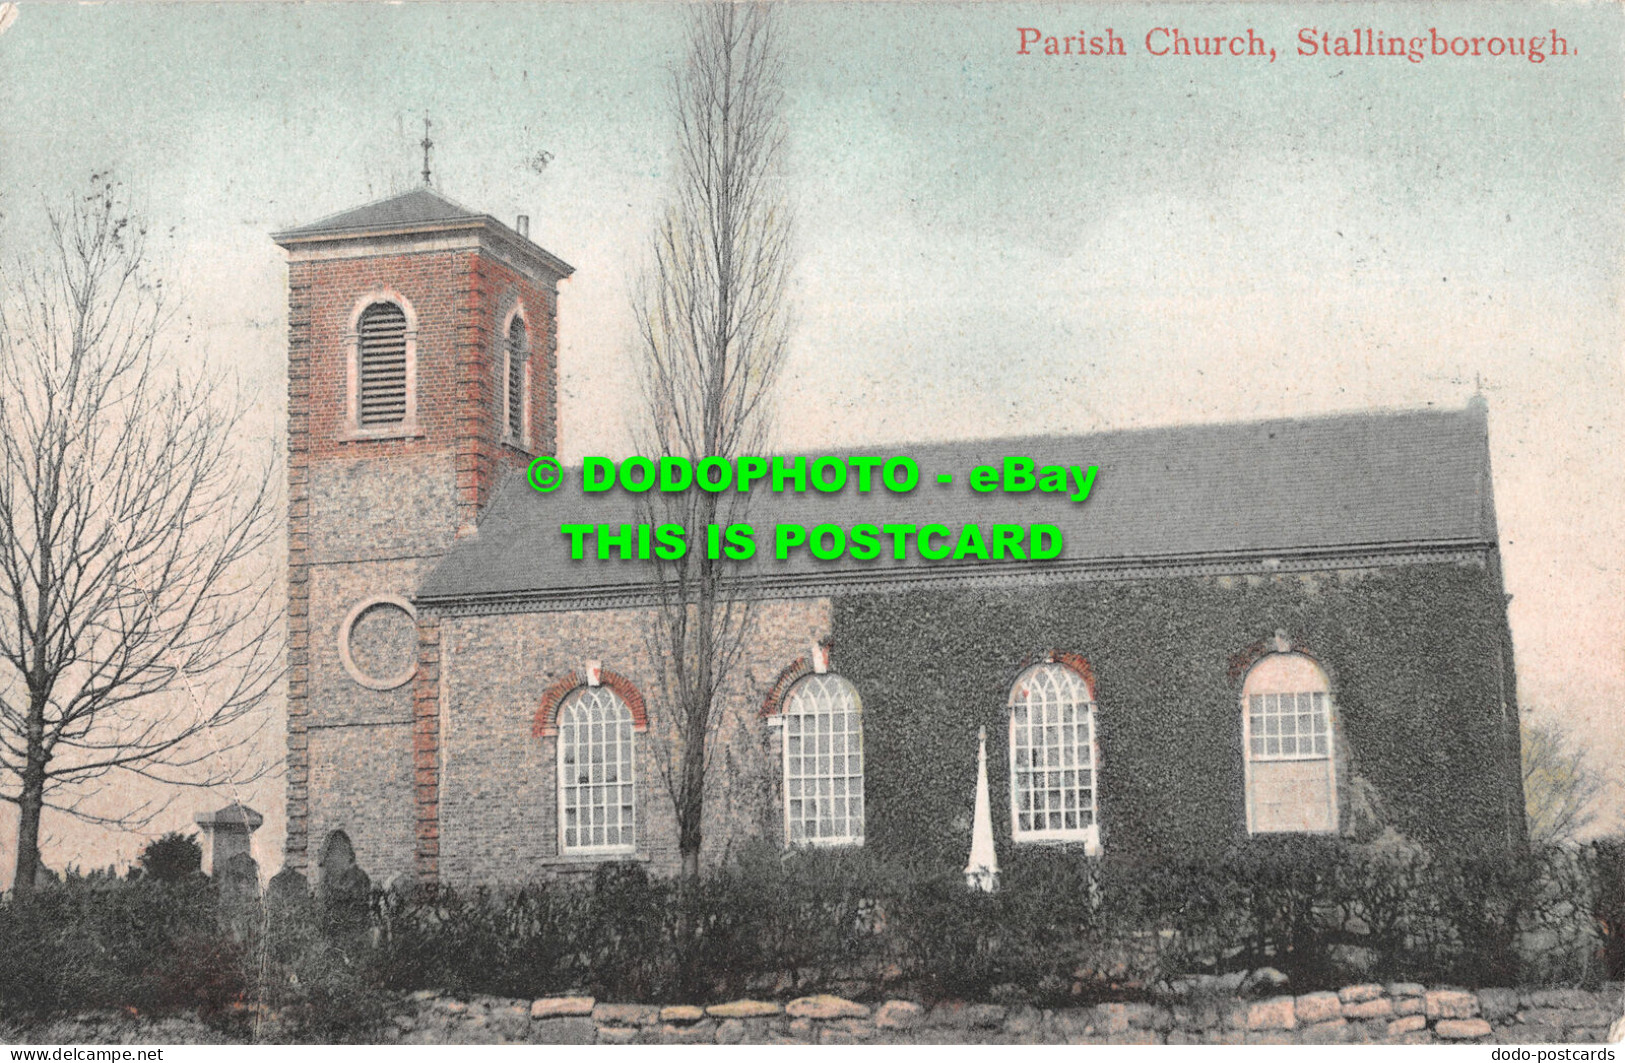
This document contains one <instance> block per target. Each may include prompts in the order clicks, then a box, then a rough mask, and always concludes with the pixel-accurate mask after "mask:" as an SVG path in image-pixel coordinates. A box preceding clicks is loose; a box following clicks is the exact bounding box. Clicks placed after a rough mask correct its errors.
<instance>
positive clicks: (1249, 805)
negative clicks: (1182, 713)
mask: <svg viewBox="0 0 1625 1063" xmlns="http://www.w3.org/2000/svg"><path fill="white" fill-rule="evenodd" d="M1280 656H1291V657H1299V658H1302V659H1303V660H1305V661H1307V662H1308V663H1309V664H1310V665H1311V666H1313V668H1314V670H1315V673H1316V675H1317V676H1318V683H1319V687H1320V688H1319V689H1318V690H1290V691H1288V690H1264V691H1258V692H1255V693H1249V691H1248V689H1247V688H1248V685H1249V684H1250V683H1251V682H1252V677H1253V672H1254V670H1255V669H1257V668H1258V667H1259V666H1260V665H1262V664H1264V663H1265V662H1266V661H1269V660H1270V659H1271V658H1274V657H1280ZM1271 694H1275V695H1280V694H1292V695H1294V696H1296V695H1299V694H1324V695H1325V697H1326V752H1325V754H1324V755H1322V754H1319V753H1311V754H1308V755H1304V754H1294V755H1292V756H1284V755H1281V754H1275V755H1270V754H1267V753H1266V754H1261V755H1259V756H1257V757H1255V756H1253V714H1252V712H1251V707H1250V705H1249V704H1248V699H1249V698H1253V697H1264V696H1268V695H1271ZM1317 760H1318V761H1325V763H1326V776H1327V779H1328V780H1329V785H1328V786H1327V794H1328V795H1329V798H1328V799H1329V801H1330V806H1331V807H1330V808H1329V810H1328V811H1329V812H1330V813H1331V817H1330V818H1331V824H1332V825H1331V827H1330V828H1329V829H1327V830H1315V831H1284V830H1259V829H1258V826H1257V817H1256V815H1255V813H1254V809H1253V764H1254V763H1255V762H1258V763H1265V764H1277V763H1283V762H1299V763H1302V762H1306V761H1317ZM1241 763H1242V789H1243V791H1244V797H1245V800H1246V810H1247V834H1248V835H1249V836H1256V835H1260V834H1336V833H1337V832H1338V831H1339V830H1340V829H1342V823H1341V819H1342V817H1341V816H1340V815H1339V805H1338V797H1337V701H1336V699H1335V698H1333V697H1332V685H1331V680H1330V679H1328V678H1327V676H1326V671H1325V669H1323V668H1321V667H1320V665H1319V664H1318V663H1316V662H1315V661H1314V659H1313V658H1310V657H1308V656H1307V655H1305V654H1302V653H1295V652H1292V651H1290V650H1289V651H1278V652H1276V653H1268V654H1265V655H1264V656H1262V657H1260V658H1259V659H1258V660H1256V661H1254V662H1253V665H1252V667H1251V668H1249V669H1248V670H1247V678H1246V679H1244V680H1243V681H1242V685H1241Z"/></svg>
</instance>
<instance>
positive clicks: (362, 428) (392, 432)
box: [341, 288, 421, 439]
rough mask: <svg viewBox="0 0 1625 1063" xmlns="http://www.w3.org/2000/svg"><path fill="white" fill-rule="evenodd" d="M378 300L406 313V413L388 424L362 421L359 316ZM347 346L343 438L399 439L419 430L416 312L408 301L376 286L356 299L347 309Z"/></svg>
mask: <svg viewBox="0 0 1625 1063" xmlns="http://www.w3.org/2000/svg"><path fill="white" fill-rule="evenodd" d="M377 303H392V304H394V305H395V306H396V307H398V308H399V309H400V311H401V313H403V314H404V315H406V415H405V416H404V417H402V418H401V419H400V420H399V421H391V422H390V423H388V424H372V425H363V424H362V423H361V315H362V314H365V313H366V312H367V310H368V309H369V308H370V307H372V306H373V305H375V304H377ZM345 342H346V344H347V346H348V348H349V358H348V365H347V366H346V369H345V386H346V389H347V396H346V400H345V412H344V431H343V434H342V436H341V438H344V439H399V438H401V437H403V436H416V435H420V434H421V433H420V432H419V430H418V315H417V311H416V310H415V309H413V307H412V304H411V302H409V301H408V300H407V299H406V297H405V296H403V295H401V293H400V292H397V291H395V290H394V289H393V288H378V289H374V290H373V291H370V292H368V293H367V294H366V295H363V296H362V297H361V298H359V299H357V300H356V301H355V305H354V307H352V308H351V310H350V331H349V335H348V336H347V337H346V338H345Z"/></svg>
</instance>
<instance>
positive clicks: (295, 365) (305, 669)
mask: <svg viewBox="0 0 1625 1063" xmlns="http://www.w3.org/2000/svg"><path fill="white" fill-rule="evenodd" d="M375 292H392V293H395V294H397V295H398V296H399V297H400V298H402V299H403V300H405V301H406V302H408V303H409V304H410V305H411V309H412V313H413V314H414V315H415V318H416V324H417V331H416V355H415V359H416V370H415V381H416V390H415V395H416V409H417V425H418V434H417V435H415V436H414V437H411V438H399V439H363V440H352V439H347V438H345V435H346V425H347V416H348V387H349V385H348V374H349V360H350V354H351V350H350V343H349V336H350V330H351V326H352V317H353V315H354V313H355V309H356V306H357V303H358V301H359V300H361V299H362V298H363V297H364V296H366V295H368V294H370V293H375ZM516 305H518V306H522V307H523V311H524V315H525V318H526V321H527V326H528V330H529V333H530V340H531V343H530V346H531V352H532V354H531V364H530V372H529V379H530V385H531V396H530V403H529V410H530V425H529V430H530V437H531V440H532V443H533V447H532V449H533V450H535V451H536V452H551V450H552V449H553V448H554V446H555V445H556V422H557V418H556V411H555V398H556V385H555V380H556V357H555V351H556V348H557V339H556V332H557V329H556V317H557V291H556V281H555V280H554V279H552V278H551V277H544V278H542V279H539V280H538V279H534V278H531V277H527V276H525V275H524V274H522V273H520V272H519V271H517V270H515V269H513V268H512V267H511V266H509V265H508V264H507V263H505V262H504V261H502V260H501V259H500V258H498V257H496V256H494V255H492V254H488V253H486V252H484V251H472V250H463V251H422V252H414V253H402V254H379V255H372V256H368V257H357V258H344V259H325V260H298V261H294V262H292V263H290V266H289V354H288V357H289V374H288V377H289V510H288V518H289V520H288V542H289V658H288V665H289V686H288V791H287V794H288V840H287V852H286V863H287V865H288V866H289V867H292V868H295V869H301V870H303V869H308V868H309V867H310V866H311V865H312V863H313V862H314V860H315V857H316V855H317V853H318V852H319V849H320V846H321V844H322V840H323V839H324V838H325V837H326V836H327V834H328V832H330V831H333V830H344V831H345V832H346V833H347V834H348V835H349V837H350V840H351V842H352V844H353V845H354V846H355V849H356V855H357V857H358V859H359V860H360V861H361V863H362V865H363V866H365V867H367V868H368V869H369V870H370V871H371V872H372V873H373V874H374V875H375V876H377V877H388V876H389V875H392V874H395V873H398V872H403V871H407V870H410V869H411V868H412V866H413V856H414V850H416V856H417V862H418V866H419V867H420V868H422V867H424V866H427V868H428V870H429V873H430V874H432V872H433V862H432V861H433V857H434V853H433V852H432V851H428V852H425V851H424V849H425V843H424V839H423V835H424V832H425V831H426V830H427V831H428V832H429V833H430V834H432V833H433V831H434V824H433V815H434V812H435V804H434V801H433V800H432V798H433V796H434V782H435V779H434V774H435V773H434V761H435V758H436V756H437V753H436V750H435V742H434V736H433V735H432V734H427V735H425V734H420V733H417V732H418V731H420V730H421V726H422V721H420V720H419V719H418V718H417V717H418V715H419V714H418V712H417V710H418V708H419V706H420V705H421V703H422V698H421V696H420V691H419V687H421V685H422V684H421V682H419V681H414V682H412V683H408V684H406V685H404V686H402V687H399V688H396V689H395V690H390V691H374V690H370V689H368V688H367V687H364V686H362V685H361V684H359V683H357V682H355V681H354V679H353V678H351V677H350V675H349V674H348V673H347V672H346V671H345V670H344V669H343V667H342V665H341V664H340V661H339V654H338V638H339V634H340V633H339V627H340V626H341V624H342V622H343V620H344V618H345V617H346V615H347V614H348V613H349V611H350V609H351V607H352V606H353V605H355V603H357V602H358V601H360V600H361V599H363V598H367V597H371V596H374V595H379V594H394V595H399V596H400V597H403V598H408V599H409V598H410V597H411V596H412V594H413V593H414V592H415V590H416V588H417V586H418V584H419V582H420V581H421V579H422V577H423V575H424V574H425V573H427V572H428V571H429V569H430V568H432V567H433V565H434V563H435V562H436V561H437V560H438V559H439V557H440V556H441V555H442V554H443V553H444V552H445V551H446V549H448V548H449V546H450V545H451V543H452V542H453V541H454V538H455V536H456V534H457V532H458V529H459V528H461V527H464V526H466V525H471V524H473V523H474V522H475V521H476V520H477V518H478V515H479V510H480V507H482V506H483V505H484V503H485V502H486V500H487V499H488V497H489V496H490V493H491V491H492V490H493V488H494V486H495V484H496V482H497V481H498V480H499V479H500V478H501V477H502V476H503V475H505V474H506V473H508V472H509V471H512V470H515V469H519V470H522V469H523V468H524V467H525V465H526V464H528V462H529V460H530V456H531V455H530V454H529V453H527V452H525V451H522V450H520V449H518V448H515V447H513V446H509V445H505V444H503V443H502V442H500V435H499V432H500V429H501V427H502V420H501V411H500V410H499V406H500V404H501V400H502V392H500V391H499V390H497V388H496V385H497V383H498V382H499V381H500V379H501V378H500V373H501V371H502V369H501V366H502V363H501V356H502V354H503V336H502V330H501V324H502V320H503V319H504V318H505V317H506V315H507V313H508V312H509V311H510V310H511V309H512V308H513V307H514V306H516ZM422 656H423V655H422V653H421V652H420V658H421V657H422ZM430 656H431V657H432V653H431V654H430ZM429 664H430V667H433V666H434V664H435V662H433V661H432V660H431V661H430V662H429ZM419 678H420V679H421V677H419ZM436 678H437V677H430V679H431V682H433V681H434V680H435V679H436ZM346 728H348V729H352V730H351V731H349V732H345V731H344V730H343V729H346ZM425 785H427V786H428V789H427V790H425V789H424V787H425ZM425 797H428V798H429V800H428V801H427V802H426V801H425ZM414 839H415V840H414ZM429 849H430V850H432V845H430V846H429ZM426 858H427V859H428V860H429V863H428V864H427V865H424V863H423V861H424V860H425V859H426Z"/></svg>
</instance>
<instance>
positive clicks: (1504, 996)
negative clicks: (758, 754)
mask: <svg viewBox="0 0 1625 1063" xmlns="http://www.w3.org/2000/svg"><path fill="white" fill-rule="evenodd" d="M412 1003H413V1005H414V1008H415V1011H414V1012H412V1013H410V1014H406V1015H402V1016H400V1017H398V1018H397V1019H396V1020H395V1030H394V1031H393V1033H394V1036H395V1037H396V1038H397V1039H398V1040H400V1041H402V1042H409V1043H423V1044H442V1043H452V1044H459V1043H461V1044H501V1043H522V1044H862V1043H880V1044H957V1043H964V1042H975V1043H990V1044H1171V1045H1194V1044H1227V1045H1241V1044H1301V1045H1320V1044H1550V1043H1565V1044H1567V1043H1598V1042H1601V1041H1604V1040H1606V1039H1607V1037H1608V1035H1609V1027H1610V1025H1611V1024H1613V1025H1614V1026H1615V1035H1616V1036H1618V1035H1619V1034H1621V1033H1622V1032H1625V1020H1621V1014H1622V1013H1625V987H1622V986H1619V985H1613V986H1609V987H1608V988H1606V989H1604V990H1601V991H1597V992H1587V991H1582V990H1575V989H1537V990H1513V989H1481V990H1478V991H1477V992H1473V991H1469V990H1464V989H1452V988H1431V989H1430V988H1427V987H1425V986H1422V985H1418V984H1415V983H1405V982H1401V983H1391V984H1388V985H1379V984H1376V983H1371V984H1366V985H1352V986H1346V987H1344V988H1343V989H1341V990H1339V991H1338V992H1335V993H1333V992H1321V993H1307V994H1303V995H1301V996H1288V995H1280V996H1274V997H1265V998H1255V999H1244V998H1239V997H1233V996H1231V997H1206V998H1192V999H1190V1000H1187V1001H1185V1002H1182V1003H1177V1004H1167V1005H1164V1004H1145V1003H1117V1004H1097V1005H1094V1006H1092V1007H1078V1008H1055V1009H1039V1008H1034V1007H1030V1006H1015V1007H1005V1006H1003V1005H998V1004H963V1003H950V1004H938V1005H936V1006H926V1005H922V1004H919V1003H916V1002H914V1001H910V1000H888V1001H886V1002H885V1003H883V1004H880V1005H878V1006H870V1005H866V1004H860V1003H857V1002H855V1001H851V1000H846V999H843V998H841V997H835V996H811V997H801V998H799V999H796V1000H792V1001H789V1002H788V1003H782V1004H781V1003H778V1002H774V1001H762V1000H737V1001H733V1002H732V1003H728V1004H714V1005H711V1006H710V1007H698V1006H693V1005H658V1004H608V1003H600V1002H599V1001H597V1000H594V999H593V998H592V997H587V996H576V997H545V998H543V999H541V1000H535V1001H523V1000H504V999H499V998H491V997H480V998H475V999H473V1000H468V1001H464V1000H456V999H453V998H451V997H449V996H444V995H441V994H439V993H435V992H432V991H423V992H420V993H417V994H414V995H413V997H412Z"/></svg>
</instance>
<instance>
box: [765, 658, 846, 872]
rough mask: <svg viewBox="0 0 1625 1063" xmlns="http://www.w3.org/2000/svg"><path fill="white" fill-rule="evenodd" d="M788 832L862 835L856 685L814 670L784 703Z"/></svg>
mask: <svg viewBox="0 0 1625 1063" xmlns="http://www.w3.org/2000/svg"><path fill="white" fill-rule="evenodd" d="M784 734H785V747H784V748H785V758H784V792H785V799H786V800H785V819H786V821H787V824H786V834H787V836H788V837H789V840H790V842H791V844H803V843H813V844H857V843H861V842H862V841H863V715H862V708H861V706H860V705H859V704H858V695H857V690H856V689H855V688H854V687H853V686H852V684H851V683H849V682H847V681H846V680H845V679H842V678H841V677H840V676H837V675H830V674H824V675H812V676H808V677H807V678H805V679H803V680H801V682H799V683H797V684H796V685H795V687H794V688H793V689H792V690H791V692H790V696H789V697H788V698H787V699H786V701H785V708H784Z"/></svg>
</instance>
